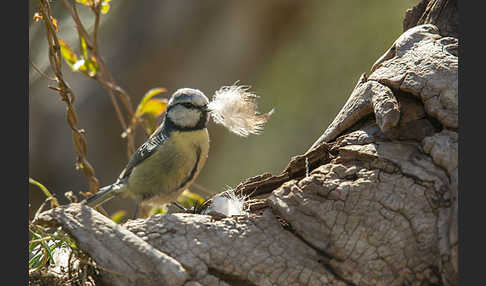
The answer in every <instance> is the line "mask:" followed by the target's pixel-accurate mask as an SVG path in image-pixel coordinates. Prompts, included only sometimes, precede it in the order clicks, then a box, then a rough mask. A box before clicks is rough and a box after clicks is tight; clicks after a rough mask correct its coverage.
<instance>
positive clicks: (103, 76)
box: [62, 0, 135, 157]
mask: <svg viewBox="0 0 486 286" xmlns="http://www.w3.org/2000/svg"><path fill="white" fill-rule="evenodd" d="M62 2H63V4H64V6H65V7H66V9H67V10H68V12H69V14H70V15H71V17H72V18H73V20H74V23H75V24H76V29H77V30H78V32H79V34H80V35H81V36H82V37H83V38H85V40H86V45H87V46H88V49H89V50H90V51H91V53H92V54H93V56H94V57H95V59H96V61H97V63H98V68H99V75H97V76H96V77H95V79H97V80H98V81H99V82H100V83H101V84H102V86H103V87H104V88H105V90H106V91H107V92H108V96H109V98H110V101H111V103H112V104H113V107H114V109H115V112H116V114H117V117H118V120H119V121H120V124H121V126H122V128H123V131H124V132H126V130H127V129H128V127H129V126H128V124H127V120H125V118H124V116H123V114H122V112H121V110H120V107H119V105H118V102H117V101H116V97H115V94H114V89H113V88H112V87H113V86H117V85H116V84H115V82H114V80H113V76H112V75H111V73H110V72H109V71H108V69H107V68H106V65H105V62H104V60H103V58H102V57H101V56H100V54H99V48H98V45H97V37H98V29H99V24H100V13H101V12H100V8H99V7H98V8H92V10H93V13H94V14H95V26H94V31H93V37H91V36H90V35H89V34H88V32H87V31H86V28H85V27H84V25H83V23H82V22H81V19H80V17H79V14H78V10H77V7H76V2H74V3H73V5H72V8H71V6H70V5H69V4H68V3H67V0H62ZM116 92H117V94H118V96H119V98H120V100H121V101H122V103H123V105H124V106H125V109H126V111H127V113H128V117H129V118H132V117H133V114H134V113H133V108H132V105H131V101H130V98H129V97H128V96H127V95H126V93H125V92H123V90H122V89H116ZM127 135H128V136H127V141H128V150H127V155H128V156H129V157H130V156H131V154H133V152H135V139H134V136H133V134H130V133H128V132H127Z"/></svg>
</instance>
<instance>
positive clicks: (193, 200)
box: [177, 189, 205, 208]
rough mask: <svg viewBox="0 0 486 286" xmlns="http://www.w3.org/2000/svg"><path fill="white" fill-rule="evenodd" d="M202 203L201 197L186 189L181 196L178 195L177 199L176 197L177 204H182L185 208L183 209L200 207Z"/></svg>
mask: <svg viewBox="0 0 486 286" xmlns="http://www.w3.org/2000/svg"><path fill="white" fill-rule="evenodd" d="M204 201H205V200H204V198H203V197H201V196H200V195H198V194H195V193H193V192H191V191H189V190H188V189H185V190H184V191H183V192H182V194H180V195H179V197H177V202H179V203H180V204H182V206H183V207H185V208H191V207H192V206H194V205H196V204H199V205H201V204H202V203H204Z"/></svg>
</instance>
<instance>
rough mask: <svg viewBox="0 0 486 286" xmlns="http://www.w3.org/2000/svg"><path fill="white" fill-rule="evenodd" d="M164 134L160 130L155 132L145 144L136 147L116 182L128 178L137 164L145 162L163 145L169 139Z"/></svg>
mask: <svg viewBox="0 0 486 286" xmlns="http://www.w3.org/2000/svg"><path fill="white" fill-rule="evenodd" d="M165 133H166V132H162V130H157V131H156V132H155V133H154V134H153V135H152V136H150V137H149V138H148V139H147V141H145V143H143V144H142V145H140V147H138V149H137V151H135V153H133V155H132V157H131V158H130V160H128V163H127V166H126V167H125V169H123V171H122V172H121V173H120V176H118V181H121V180H124V179H126V178H128V176H130V173H131V172H132V170H133V168H135V167H136V166H137V165H138V164H140V163H141V162H143V161H144V160H146V159H147V158H148V157H150V156H151V155H152V154H153V153H154V152H155V150H156V149H157V147H158V146H160V145H162V144H164V142H165V141H166V140H167V139H168V138H169V137H168V135H167V134H165Z"/></svg>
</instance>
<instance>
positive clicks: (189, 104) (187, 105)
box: [179, 102, 197, 108]
mask: <svg viewBox="0 0 486 286" xmlns="http://www.w3.org/2000/svg"><path fill="white" fill-rule="evenodd" d="M179 104H180V105H182V106H184V107H187V108H197V107H196V106H194V104H192V103H189V102H182V103H179Z"/></svg>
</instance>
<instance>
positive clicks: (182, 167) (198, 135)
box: [128, 128, 209, 203]
mask: <svg viewBox="0 0 486 286" xmlns="http://www.w3.org/2000/svg"><path fill="white" fill-rule="evenodd" d="M158 148H159V150H157V151H156V152H155V153H154V154H152V155H151V156H150V157H149V158H147V159H146V160H145V162H144V163H142V164H139V165H138V166H137V167H135V168H134V169H133V171H132V174H131V175H130V177H129V179H128V190H129V192H130V193H131V194H132V195H135V196H139V197H144V198H146V197H151V196H155V197H154V199H156V200H157V202H159V203H168V202H171V201H174V200H175V199H176V198H177V197H178V196H179V194H180V193H181V192H182V191H183V190H184V189H185V188H187V187H189V186H190V185H191V184H192V183H193V182H194V180H195V179H196V178H197V176H198V175H199V172H200V170H201V168H202V167H203V166H204V164H205V163H206V159H207V156H208V152H209V134H208V131H207V129H206V128H205V129H201V130H196V131H182V132H180V131H174V132H172V133H171V135H170V139H169V140H167V141H166V142H164V144H162V145H161V146H160V147H158Z"/></svg>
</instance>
